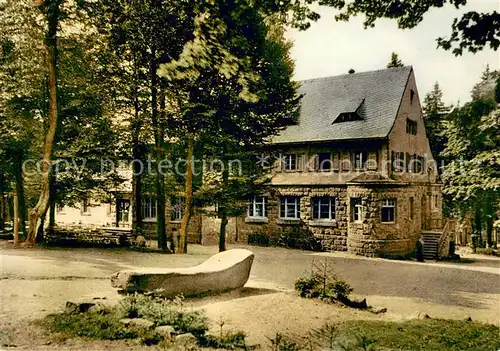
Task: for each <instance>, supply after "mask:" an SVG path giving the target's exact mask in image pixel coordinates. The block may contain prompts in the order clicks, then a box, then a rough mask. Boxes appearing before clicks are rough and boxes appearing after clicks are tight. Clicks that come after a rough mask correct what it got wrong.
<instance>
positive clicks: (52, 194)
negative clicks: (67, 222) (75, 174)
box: [49, 173, 56, 232]
mask: <svg viewBox="0 0 500 351" xmlns="http://www.w3.org/2000/svg"><path fill="white" fill-rule="evenodd" d="M55 225H56V175H55V174H54V173H51V174H50V188H49V230H50V231H51V232H52V231H53V230H54V227H55Z"/></svg>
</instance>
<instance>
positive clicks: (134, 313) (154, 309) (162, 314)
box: [119, 294, 208, 336]
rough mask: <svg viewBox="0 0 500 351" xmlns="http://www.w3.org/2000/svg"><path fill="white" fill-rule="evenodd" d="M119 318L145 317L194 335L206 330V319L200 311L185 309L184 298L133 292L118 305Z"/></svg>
mask: <svg viewBox="0 0 500 351" xmlns="http://www.w3.org/2000/svg"><path fill="white" fill-rule="evenodd" d="M119 315H120V316H121V318H145V319H147V320H150V321H152V322H154V323H155V324H156V325H157V326H158V325H171V326H173V327H174V328H175V329H176V330H178V331H180V332H183V333H192V334H193V335H195V336H199V335H203V334H204V333H205V332H206V331H207V330H208V319H207V317H205V315H204V314H203V312H201V311H186V310H185V307H184V298H183V297H182V296H180V297H176V298H175V299H174V300H172V301H171V300H165V299H161V298H158V297H154V296H151V295H141V294H134V295H130V296H127V297H125V298H124V299H123V300H122V301H121V303H120V305H119Z"/></svg>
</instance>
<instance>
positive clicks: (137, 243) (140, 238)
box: [135, 235, 146, 247]
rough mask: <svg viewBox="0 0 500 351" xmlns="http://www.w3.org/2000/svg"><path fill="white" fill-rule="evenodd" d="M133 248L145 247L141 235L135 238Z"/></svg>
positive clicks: (144, 240) (144, 241) (143, 238)
mask: <svg viewBox="0 0 500 351" xmlns="http://www.w3.org/2000/svg"><path fill="white" fill-rule="evenodd" d="M135 246H139V247H146V238H145V237H144V236H142V235H139V236H137V238H135Z"/></svg>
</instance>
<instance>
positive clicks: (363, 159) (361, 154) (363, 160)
mask: <svg viewBox="0 0 500 351" xmlns="http://www.w3.org/2000/svg"><path fill="white" fill-rule="evenodd" d="M358 156H359V161H360V162H361V167H358V160H357V158H358ZM367 161H368V153H367V152H366V151H355V152H354V170H355V171H362V170H364V169H365V165H366V162H367Z"/></svg>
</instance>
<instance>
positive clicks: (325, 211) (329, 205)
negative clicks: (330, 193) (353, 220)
mask: <svg viewBox="0 0 500 351" xmlns="http://www.w3.org/2000/svg"><path fill="white" fill-rule="evenodd" d="M312 204H313V208H312V210H313V213H312V215H313V219H318V220H334V219H335V198H333V197H315V198H313V199H312Z"/></svg>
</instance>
